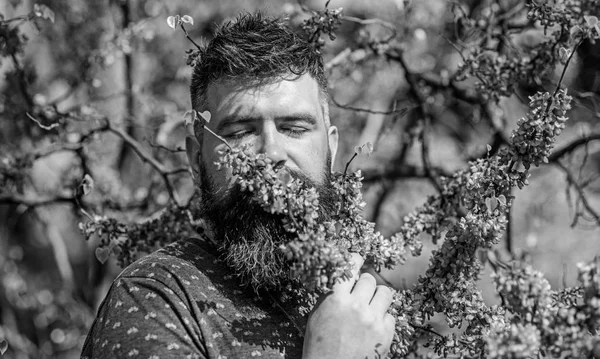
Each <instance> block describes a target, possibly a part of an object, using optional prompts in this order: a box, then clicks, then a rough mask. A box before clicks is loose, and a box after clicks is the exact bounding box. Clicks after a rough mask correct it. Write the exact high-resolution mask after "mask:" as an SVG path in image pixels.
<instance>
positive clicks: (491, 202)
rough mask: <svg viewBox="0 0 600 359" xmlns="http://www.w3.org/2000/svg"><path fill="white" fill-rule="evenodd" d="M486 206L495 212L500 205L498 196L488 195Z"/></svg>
mask: <svg viewBox="0 0 600 359" xmlns="http://www.w3.org/2000/svg"><path fill="white" fill-rule="evenodd" d="M485 206H486V207H487V210H488V213H490V214H491V213H493V212H494V210H495V209H496V208H497V207H498V200H497V199H496V197H488V198H486V199H485Z"/></svg>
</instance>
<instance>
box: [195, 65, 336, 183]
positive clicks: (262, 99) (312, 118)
mask: <svg viewBox="0 0 600 359" xmlns="http://www.w3.org/2000/svg"><path fill="white" fill-rule="evenodd" d="M207 95H208V96H207V97H208V109H209V111H210V112H211V115H212V118H211V121H210V123H209V124H208V127H209V128H210V129H211V130H213V131H214V132H216V133H217V134H218V135H220V136H222V137H223V138H225V139H226V140H227V141H228V142H229V143H230V144H231V145H232V146H234V147H237V146H242V145H249V146H250V148H252V149H253V150H254V152H255V153H265V154H266V155H267V156H268V157H270V158H271V159H272V160H273V161H274V163H277V164H278V166H285V167H287V168H288V169H290V170H292V171H296V172H300V173H302V174H304V175H305V176H307V177H308V178H310V179H311V180H313V181H314V182H317V183H320V184H321V183H322V182H323V180H324V179H325V173H324V171H323V168H325V166H326V164H327V160H328V155H331V156H333V157H335V153H336V150H337V142H338V139H337V136H338V135H337V129H336V128H335V127H333V126H332V127H329V128H327V127H326V124H325V119H324V113H323V112H324V111H323V107H322V106H321V101H320V99H319V88H318V85H317V82H316V80H314V79H313V78H312V77H311V76H310V75H308V74H306V75H303V76H300V77H294V78H292V79H290V80H279V81H275V82H273V83H269V84H266V85H262V86H241V85H239V84H232V83H217V84H211V85H210V86H209V87H208V93H207ZM225 146H226V145H225V144H223V143H222V142H221V141H220V140H219V139H217V138H215V137H214V136H212V135H211V134H209V133H207V131H205V133H204V139H203V141H202V148H201V161H202V162H203V165H204V168H205V169H206V170H207V171H209V172H210V174H211V176H212V178H213V179H214V183H213V187H216V188H221V187H222V186H225V185H226V184H228V183H230V182H231V178H230V176H229V175H228V173H227V172H226V171H217V169H216V166H215V165H214V162H215V161H216V160H217V159H218V157H219V154H218V151H220V150H222V149H224V148H225ZM329 170H331V169H329ZM219 192H220V191H219Z"/></svg>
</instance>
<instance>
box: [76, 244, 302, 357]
mask: <svg viewBox="0 0 600 359" xmlns="http://www.w3.org/2000/svg"><path fill="white" fill-rule="evenodd" d="M271 298H272V297H271ZM292 307H293V305H292V304H291V303H290V302H289V301H288V302H286V303H285V304H284V303H282V302H281V301H279V300H272V299H270V300H268V299H261V298H259V297H258V296H257V295H255V294H254V292H253V291H251V290H247V289H245V288H244V287H241V286H240V284H239V281H238V280H237V279H236V278H235V277H234V276H233V275H232V273H231V270H229V269H228V268H227V267H226V266H225V264H224V263H223V262H222V261H221V260H219V259H218V256H217V254H216V253H215V252H214V251H212V250H211V249H210V247H207V246H206V244H205V243H203V242H202V241H201V240H199V239H193V238H190V239H185V240H181V241H178V242H175V243H173V244H170V245H168V246H166V247H165V248H163V249H161V250H159V251H157V252H154V253H152V254H150V255H148V256H146V257H144V258H142V259H140V260H138V261H137V262H135V263H133V264H132V265H130V266H129V267H127V268H126V269H125V270H124V271H123V272H122V273H121V274H120V275H119V276H118V277H117V279H115V281H114V283H113V285H112V287H111V288H110V290H109V292H108V294H107V296H106V298H105V299H104V301H103V302H102V305H101V306H100V309H99V310H98V315H97V317H96V320H95V321H94V324H93V326H92V328H91V329H90V332H89V333H88V336H87V339H86V342H85V344H84V347H83V352H82V354H81V357H82V358H86V359H87V358H98V359H99V358H141V359H163V358H214V359H217V358H220V359H226V358H230V359H231V358H254V357H260V358H299V357H301V351H302V342H303V337H302V336H303V332H302V331H301V330H300V328H301V327H303V325H304V323H301V324H299V323H298V322H299V321H298V320H297V318H298V317H297V316H296V315H294V314H293V313H294V309H293V308H292ZM291 318H296V319H291Z"/></svg>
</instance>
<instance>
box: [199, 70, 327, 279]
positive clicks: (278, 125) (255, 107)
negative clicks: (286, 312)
mask: <svg viewBox="0 0 600 359" xmlns="http://www.w3.org/2000/svg"><path fill="white" fill-rule="evenodd" d="M208 99H209V101H208V107H209V111H210V112H211V115H212V118H211V121H210V123H209V124H208V126H209V127H210V128H211V130H213V131H214V132H216V133H217V134H218V135H220V136H222V137H224V138H225V139H226V140H227V142H229V143H230V144H231V145H232V146H242V145H249V146H250V147H251V148H252V149H253V150H254V152H256V153H265V154H266V155H267V156H268V157H270V158H271V159H272V160H273V161H274V163H275V164H276V166H277V167H282V168H286V169H287V170H288V171H289V173H290V174H291V175H292V176H293V177H295V178H298V179H300V180H301V181H302V182H303V183H305V184H306V185H308V186H310V187H314V188H316V189H317V193H318V194H319V217H320V219H321V220H328V219H329V218H331V215H332V214H333V212H334V211H335V208H336V198H337V196H336V194H335V190H334V189H333V186H332V185H331V182H330V176H329V174H330V172H331V166H332V157H333V156H335V152H336V150H337V140H338V139H337V129H336V128H335V127H328V126H326V125H325V119H324V117H323V113H324V111H323V110H322V106H321V102H320V100H319V89H318V86H317V82H316V81H315V80H314V79H312V77H310V76H309V75H305V76H302V77H299V78H296V79H295V80H281V81H277V82H274V83H271V84H268V85H263V86H254V87H242V86H239V85H232V84H218V85H214V86H212V85H211V86H210V87H209V89H208ZM225 146H226V145H225V144H223V143H222V142H221V141H220V140H219V139H217V138H215V136H213V135H212V134H210V133H208V132H207V131H205V132H204V134H203V141H202V146H201V148H200V155H199V157H200V160H199V161H198V156H196V155H194V154H193V151H192V154H191V155H190V153H188V155H190V156H191V157H190V162H191V163H192V165H193V166H194V165H195V164H197V167H198V168H197V170H198V172H199V176H198V178H199V179H200V183H199V185H200V190H201V193H202V212H203V214H202V215H203V216H204V217H205V218H206V219H208V220H209V222H210V223H211V224H212V225H213V229H214V232H215V237H216V239H217V241H218V242H219V245H220V247H221V250H222V251H223V253H224V255H225V259H226V260H227V262H228V263H229V265H230V266H231V267H232V268H233V269H234V271H235V273H237V274H238V275H239V276H240V277H242V279H243V281H245V282H246V283H247V284H250V285H252V286H253V287H254V288H255V289H258V288H270V289H274V288H278V287H279V286H280V285H281V284H283V283H285V282H286V281H287V280H288V277H287V269H286V268H287V267H286V264H285V260H284V256H283V254H282V252H281V250H280V246H281V244H284V243H287V242H289V241H291V240H294V239H295V238H296V237H295V234H293V233H289V232H287V231H286V230H285V229H284V227H283V222H282V221H281V217H280V216H278V215H272V214H270V213H268V212H266V211H264V210H263V209H262V208H261V207H260V206H259V205H258V204H257V203H255V202H254V201H253V200H252V198H251V197H252V196H251V194H249V193H244V192H242V191H241V189H240V186H239V185H233V183H232V178H231V174H230V173H228V172H226V171H219V170H217V169H216V166H215V165H214V162H215V161H216V160H217V159H218V157H219V154H218V151H219V150H222V149H224V148H225Z"/></svg>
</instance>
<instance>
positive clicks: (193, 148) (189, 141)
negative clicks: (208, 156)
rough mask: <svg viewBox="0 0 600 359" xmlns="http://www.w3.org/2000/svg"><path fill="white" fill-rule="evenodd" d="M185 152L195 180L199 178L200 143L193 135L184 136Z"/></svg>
mask: <svg viewBox="0 0 600 359" xmlns="http://www.w3.org/2000/svg"><path fill="white" fill-rule="evenodd" d="M185 152H186V154H187V157H188V162H189V163H190V167H191V168H192V176H193V177H194V179H195V180H199V178H200V143H198V140H196V137H194V136H186V138H185Z"/></svg>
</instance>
